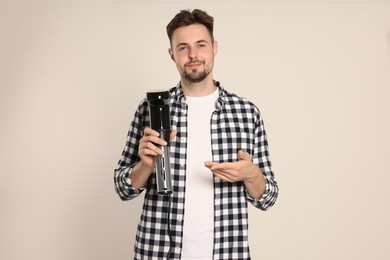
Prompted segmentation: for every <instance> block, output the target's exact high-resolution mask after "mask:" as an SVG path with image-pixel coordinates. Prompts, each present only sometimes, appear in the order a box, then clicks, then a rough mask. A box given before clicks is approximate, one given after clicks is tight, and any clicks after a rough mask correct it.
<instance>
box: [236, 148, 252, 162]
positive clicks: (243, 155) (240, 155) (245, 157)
mask: <svg viewBox="0 0 390 260" xmlns="http://www.w3.org/2000/svg"><path fill="white" fill-rule="evenodd" d="M238 159H240V160H246V161H248V160H250V159H251V157H250V155H249V153H247V152H244V151H243V150H239V151H238Z"/></svg>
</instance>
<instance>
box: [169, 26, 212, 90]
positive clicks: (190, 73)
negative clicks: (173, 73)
mask: <svg viewBox="0 0 390 260" xmlns="http://www.w3.org/2000/svg"><path fill="white" fill-rule="evenodd" d="M169 53H170V55H171V58H172V60H173V61H174V62H175V63H176V67H177V69H178V71H179V73H180V76H181V78H182V79H183V80H186V81H188V82H191V83H198V82H201V81H203V80H204V79H205V78H207V76H209V75H210V72H211V71H212V70H213V66H214V56H215V55H216V53H217V43H216V42H214V44H213V43H212V41H211V36H210V34H209V32H208V30H207V28H206V27H205V26H204V25H201V24H193V25H189V26H185V27H180V28H178V29H176V30H175V31H174V33H173V35H172V42H171V48H170V49H169ZM211 76H212V75H211Z"/></svg>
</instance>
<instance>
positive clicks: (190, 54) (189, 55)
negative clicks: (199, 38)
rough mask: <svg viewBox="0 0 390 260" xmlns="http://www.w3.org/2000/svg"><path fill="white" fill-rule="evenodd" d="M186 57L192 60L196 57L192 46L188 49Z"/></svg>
mask: <svg viewBox="0 0 390 260" xmlns="http://www.w3.org/2000/svg"><path fill="white" fill-rule="evenodd" d="M188 58H189V59H190V60H193V59H195V58H196V52H195V49H194V48H191V49H189V51H188Z"/></svg>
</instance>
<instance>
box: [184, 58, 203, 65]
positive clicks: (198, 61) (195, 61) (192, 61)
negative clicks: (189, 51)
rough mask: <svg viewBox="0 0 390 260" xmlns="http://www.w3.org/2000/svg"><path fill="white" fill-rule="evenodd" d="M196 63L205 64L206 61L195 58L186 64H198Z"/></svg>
mask: <svg viewBox="0 0 390 260" xmlns="http://www.w3.org/2000/svg"><path fill="white" fill-rule="evenodd" d="M196 63H201V64H203V63H204V62H203V61H201V60H198V59H195V60H191V61H189V62H187V63H186V64H185V65H186V66H188V65H191V64H196Z"/></svg>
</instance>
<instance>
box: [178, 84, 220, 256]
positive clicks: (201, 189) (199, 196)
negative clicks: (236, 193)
mask: <svg viewBox="0 0 390 260" xmlns="http://www.w3.org/2000/svg"><path fill="white" fill-rule="evenodd" d="M217 99H218V89H217V90H215V91H214V93H212V94H211V95H208V96H204V97H186V101H187V105H188V120H187V123H188V126H187V130H188V137H187V170H186V192H185V206H184V226H183V248H182V258H181V259H183V260H194V259H197V260H201V259H202V260H203V259H204V260H210V259H212V256H213V246H214V184H213V183H214V182H213V174H212V173H211V171H210V170H209V169H208V168H206V167H205V166H204V162H205V161H211V160H212V154H211V134H210V120H211V114H212V113H213V112H214V111H215V105H216V102H217Z"/></svg>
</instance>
